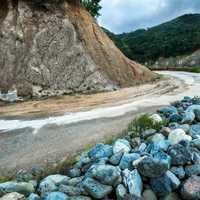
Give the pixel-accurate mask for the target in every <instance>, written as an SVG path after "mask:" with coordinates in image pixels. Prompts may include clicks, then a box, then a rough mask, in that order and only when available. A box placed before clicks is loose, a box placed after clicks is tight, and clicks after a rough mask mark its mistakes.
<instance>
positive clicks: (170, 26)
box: [106, 14, 200, 63]
mask: <svg viewBox="0 0 200 200" xmlns="http://www.w3.org/2000/svg"><path fill="white" fill-rule="evenodd" d="M133 23H134V22H133ZM106 32H107V34H108V35H109V36H110V38H111V39H112V40H113V41H114V42H115V43H116V45H117V46H118V47H119V48H120V49H121V50H122V51H123V53H124V54H125V55H126V56H128V57H129V58H131V59H134V60H136V61H138V62H141V63H145V62H151V61H152V62H154V61H156V60H157V59H158V58H160V57H166V58H167V57H174V56H179V55H184V54H190V53H192V52H194V51H195V50H197V49H199V48H200V14H187V15H183V16H181V17H178V18H176V19H174V20H172V21H169V22H167V23H164V24H161V25H159V26H155V27H153V28H149V29H140V30H137V31H134V32H130V33H123V34H119V35H115V34H113V33H111V32H109V31H107V30H106Z"/></svg>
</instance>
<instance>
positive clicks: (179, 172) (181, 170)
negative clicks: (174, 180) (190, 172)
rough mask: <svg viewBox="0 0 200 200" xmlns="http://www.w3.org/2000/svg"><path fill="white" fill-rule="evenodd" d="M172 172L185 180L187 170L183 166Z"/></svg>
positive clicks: (173, 168) (172, 169)
mask: <svg viewBox="0 0 200 200" xmlns="http://www.w3.org/2000/svg"><path fill="white" fill-rule="evenodd" d="M170 171H171V172H172V173H173V174H175V175H176V176H177V177H178V178H179V179H183V178H185V170H184V168H183V166H180V167H172V168H171V169H170Z"/></svg>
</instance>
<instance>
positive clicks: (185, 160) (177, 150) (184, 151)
mask: <svg viewBox="0 0 200 200" xmlns="http://www.w3.org/2000/svg"><path fill="white" fill-rule="evenodd" d="M168 154H169V155H170V157H171V162H172V165H185V164H189V163H190V162H191V159H192V158H191V152H190V151H189V149H188V148H187V147H185V146H183V145H181V144H176V145H174V146H171V147H170V148H169V150H168Z"/></svg>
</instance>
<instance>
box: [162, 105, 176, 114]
mask: <svg viewBox="0 0 200 200" xmlns="http://www.w3.org/2000/svg"><path fill="white" fill-rule="evenodd" d="M158 112H160V113H162V114H164V115H165V116H170V115H173V114H177V109H176V107H174V106H167V107H163V108H160V109H159V110H158Z"/></svg>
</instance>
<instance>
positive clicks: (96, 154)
mask: <svg viewBox="0 0 200 200" xmlns="http://www.w3.org/2000/svg"><path fill="white" fill-rule="evenodd" d="M112 155H113V147H112V146H111V145H105V144H97V145H96V146H95V147H94V148H92V149H91V150H90V151H89V152H88V156H89V157H90V158H92V159H99V158H109V157H111V156H112Z"/></svg>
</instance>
